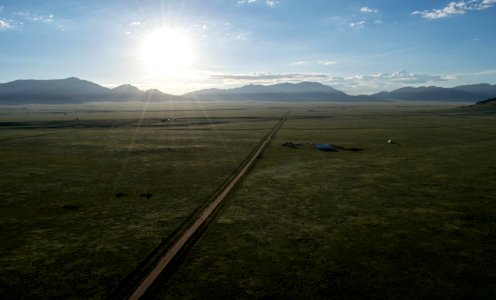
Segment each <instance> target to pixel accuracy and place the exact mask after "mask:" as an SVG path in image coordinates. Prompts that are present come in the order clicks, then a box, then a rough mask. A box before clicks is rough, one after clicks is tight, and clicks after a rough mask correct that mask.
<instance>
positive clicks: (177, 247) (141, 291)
mask: <svg viewBox="0 0 496 300" xmlns="http://www.w3.org/2000/svg"><path fill="white" fill-rule="evenodd" d="M288 114H289V112H288V113H286V114H285V115H284V116H282V117H281V119H280V120H279V122H278V123H277V124H276V125H275V126H274V128H273V129H272V130H271V131H270V132H269V133H268V134H267V135H266V136H265V137H264V139H262V141H261V143H260V144H259V146H258V148H256V150H255V151H253V152H252V153H251V157H250V158H249V159H248V160H246V162H245V164H244V165H243V166H242V167H241V168H240V169H239V171H238V172H237V174H235V175H234V176H232V177H231V178H232V179H231V180H230V182H228V183H227V184H226V186H225V188H224V189H223V190H222V191H221V192H220V193H219V194H218V195H217V196H216V197H215V199H214V200H213V201H212V202H211V203H210V204H209V205H208V206H207V207H206V208H205V209H204V210H203V211H202V212H201V213H200V215H199V217H198V218H197V219H196V220H195V221H194V222H193V224H192V225H191V226H189V227H188V228H186V230H184V231H183V232H182V233H181V234H180V236H179V238H178V239H177V240H176V241H175V242H174V243H173V244H172V246H171V247H170V248H169V249H168V250H167V251H166V252H165V253H164V254H163V255H162V256H161V258H160V260H159V261H158V263H157V265H156V266H155V267H154V268H153V269H152V271H151V272H150V273H148V274H147V275H146V276H145V277H144V279H143V280H142V281H141V282H140V284H139V285H138V286H137V287H136V289H134V291H133V292H132V294H131V295H130V296H129V299H131V300H137V299H141V298H142V297H143V296H144V295H145V293H146V291H147V290H148V289H149V288H150V287H151V286H152V284H153V283H154V282H155V280H156V279H157V278H158V277H159V275H160V274H161V273H162V272H163V271H164V270H165V269H166V268H167V266H168V265H169V264H170V263H171V261H172V260H173V259H174V257H175V256H176V255H177V254H178V253H179V252H180V251H181V249H183V247H185V245H186V244H187V243H188V241H189V240H190V239H191V238H192V237H193V235H194V234H195V233H196V232H197V231H198V229H199V228H200V227H201V226H202V225H203V224H204V223H205V221H206V220H207V219H208V218H209V217H210V216H211V215H212V213H213V212H214V211H215V209H216V208H217V207H218V206H219V204H220V203H221V202H222V201H223V200H224V199H225V198H226V196H227V195H228V194H229V193H230V192H231V191H232V190H233V188H234V187H235V186H236V185H237V184H238V183H239V182H240V180H241V179H242V178H243V177H244V176H245V175H246V174H247V173H248V171H249V170H250V168H251V167H253V165H254V164H255V163H256V161H257V159H258V158H259V157H260V155H261V154H262V153H263V151H264V150H265V148H266V147H267V145H268V144H269V143H270V141H271V140H272V138H273V137H274V135H275V134H276V133H277V131H278V130H279V129H280V128H281V126H282V124H283V123H284V122H285V121H286V118H287V115H288Z"/></svg>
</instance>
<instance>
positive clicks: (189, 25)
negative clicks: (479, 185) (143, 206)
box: [0, 0, 496, 94]
mask: <svg viewBox="0 0 496 300" xmlns="http://www.w3.org/2000/svg"><path fill="white" fill-rule="evenodd" d="M163 28H167V29H166V30H168V31H170V32H175V33H177V34H178V35H179V36H180V38H179V39H178V38H177V37H174V35H172V36H173V37H172V38H171V37H170V36H171V35H170V34H169V35H167V37H164V39H165V41H161V43H160V44H157V41H156V40H152V42H151V44H150V41H149V40H150V36H151V35H152V34H153V33H155V32H157V30H161V29H163ZM181 39H186V40H187V46H184V45H183V46H177V45H182V44H181V43H182V42H181V41H182V40H181ZM147 41H148V42H147ZM147 43H148V44H147ZM145 44H146V45H148V46H144V45H145ZM173 44H174V45H173ZM150 45H151V46H150ZM154 45H155V46H154ZM164 45H165V47H167V49H169V48H171V49H175V50H174V51H168V50H165V48H164ZM144 47H145V48H146V47H148V48H146V51H145V52H143V51H144V50H143V49H144ZM174 47H176V48H174ZM178 47H179V48H178ZM184 47H187V48H188V47H189V48H188V49H186V48H184ZM154 49H155V50H156V49H158V50H160V53H165V54H164V55H166V56H168V57H167V59H165V60H164V61H162V60H161V58H160V57H159V56H158V54H157V53H154V52H153V51H154ZM147 51H148V52H147ZM150 51H151V52H150ZM188 51H189V52H190V53H189V52H188ZM155 52H157V51H155ZM186 52H188V53H189V54H188V55H189V56H188V57H185V54H184V53H186ZM143 53H152V54H143ZM144 55H145V56H146V55H148V57H144ZM159 55H161V54H159ZM150 58H153V60H152V61H153V62H154V61H155V60H156V61H157V63H156V64H154V63H150ZM174 62H177V65H174V66H173V67H171V70H173V71H174V72H163V73H161V72H156V71H157V70H151V69H150V68H153V65H155V66H156V67H160V68H166V66H168V64H171V63H174ZM150 64H151V65H152V67H151V66H150ZM178 66H179V67H178ZM176 69H177V72H176ZM179 69H181V70H180V71H179ZM72 76H76V77H79V78H81V79H86V80H90V81H93V82H96V83H99V84H102V85H105V86H109V87H112V86H116V85H119V84H122V83H131V84H134V85H136V86H138V87H141V88H152V87H153V88H159V89H161V90H162V91H164V92H169V93H175V94H180V93H183V92H187V91H191V90H194V89H200V88H208V87H233V86H240V85H244V84H248V83H255V84H271V83H277V82H299V81H318V82H322V83H324V84H328V85H331V86H333V87H335V88H338V89H341V90H343V91H346V92H348V93H351V94H359V93H371V92H377V91H380V90H392V89H395V88H398V87H401V86H405V85H412V86H419V85H437V86H455V85H460V84H470V83H480V82H487V83H491V84H495V83H496V0H465V1H456V0H455V1H454V2H450V1H449V0H448V1H444V0H377V1H354V0H347V1H344V0H343V1H333V0H278V1H276V0H272V1H271V0H211V1H208V0H181V1H179V0H161V1H151V0H149V1H124V0H119V1H117V0H115V1H111V0H106V1H92V0H84V1H78V0H44V1H42V0H23V1H19V0H16V1H1V0H0V82H7V81H12V80H15V79H53V78H66V77H72Z"/></svg>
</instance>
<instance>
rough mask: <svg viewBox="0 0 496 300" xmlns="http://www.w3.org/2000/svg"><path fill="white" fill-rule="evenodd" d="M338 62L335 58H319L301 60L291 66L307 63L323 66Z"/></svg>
mask: <svg viewBox="0 0 496 300" xmlns="http://www.w3.org/2000/svg"><path fill="white" fill-rule="evenodd" d="M335 64H337V62H336V61H334V60H318V61H306V60H300V61H295V62H293V63H291V64H290V65H291V66H305V65H321V66H331V65H335Z"/></svg>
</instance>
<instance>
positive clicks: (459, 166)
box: [157, 105, 496, 299]
mask: <svg viewBox="0 0 496 300" xmlns="http://www.w3.org/2000/svg"><path fill="white" fill-rule="evenodd" d="M388 139H392V140H393V141H394V142H395V143H394V144H388V143H387V142H386V141H387V140H388ZM285 142H293V143H301V144H303V146H301V147H299V148H296V149H292V148H288V147H283V146H282V144H283V143H285ZM309 143H331V144H334V145H338V146H341V147H344V148H347V149H350V148H355V149H363V151H346V150H341V151H339V152H321V151H317V150H315V149H313V147H312V146H311V145H310V144H309ZM494 149H496V110H495V109H494V107H493V108H490V107H488V108H487V109H473V108H457V109H453V108H439V107H438V108H434V107H393V106H389V107H379V106H375V107H368V108H363V107H358V106H357V107H339V106H325V105H324V106H322V105H320V106H308V107H304V106H298V107H296V108H294V109H293V111H292V113H291V115H290V117H289V119H288V121H287V122H286V123H285V124H284V126H283V128H282V129H281V130H280V131H279V132H278V134H277V135H276V138H275V140H273V142H272V143H271V145H270V146H269V147H268V149H267V150H266V151H265V153H264V155H263V157H262V158H261V159H260V160H259V162H258V163H257V165H256V166H255V168H254V169H253V170H252V172H251V173H250V174H249V175H248V176H247V178H245V180H244V182H243V184H242V186H241V187H239V188H238V189H237V191H236V193H235V194H234V195H232V197H231V198H230V199H229V200H228V202H227V203H226V205H225V206H224V207H223V209H222V211H221V213H220V214H219V215H218V218H217V219H216V220H214V221H213V222H212V223H211V225H210V226H209V227H208V229H207V230H206V232H205V234H204V235H203V236H202V237H201V238H200V240H199V241H198V243H197V244H196V245H195V246H194V247H193V248H192V249H191V251H190V253H189V255H188V256H187V257H186V258H184V261H183V263H182V264H181V265H180V266H179V267H178V268H177V270H176V272H175V273H173V274H172V275H171V277H170V278H169V280H167V281H166V282H162V283H160V284H159V287H160V288H159V289H160V292H159V293H158V295H157V298H161V299H198V298H203V299H205V298H208V299H225V298H231V299H240V298H241V299H252V298H275V299H329V298H330V299H391V298H394V299H426V298H428V299H434V298H435V299H494V298H495V297H496V260H495V259H494V257H496V185H495V184H494V183H495V182H496V154H495V152H494Z"/></svg>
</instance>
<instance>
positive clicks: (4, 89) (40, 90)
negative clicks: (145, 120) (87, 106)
mask: <svg viewBox="0 0 496 300" xmlns="http://www.w3.org/2000/svg"><path fill="white" fill-rule="evenodd" d="M180 99H183V98H182V97H180V96H175V95H169V94H164V93H162V92H161V91H159V90H155V89H152V90H147V91H142V90H139V89H138V88H136V87H134V86H132V85H129V84H124V85H121V86H118V87H116V88H113V89H109V88H106V87H103V86H101V85H98V84H96V83H93V82H90V81H86V80H81V79H78V78H75V77H70V78H67V79H50V80H15V81H11V82H7V83H2V84H0V103H2V104H24V103H33V104H34V103H47V104H66V103H84V102H97V101H166V100H180Z"/></svg>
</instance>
